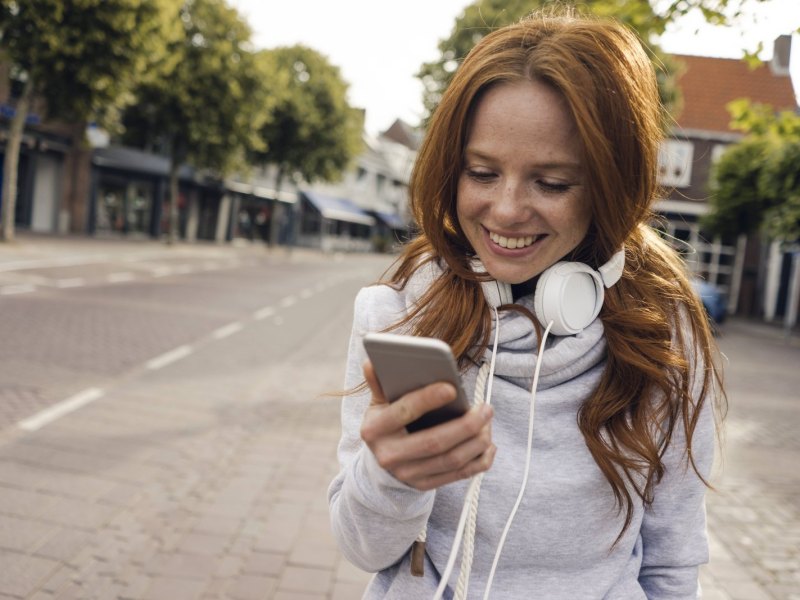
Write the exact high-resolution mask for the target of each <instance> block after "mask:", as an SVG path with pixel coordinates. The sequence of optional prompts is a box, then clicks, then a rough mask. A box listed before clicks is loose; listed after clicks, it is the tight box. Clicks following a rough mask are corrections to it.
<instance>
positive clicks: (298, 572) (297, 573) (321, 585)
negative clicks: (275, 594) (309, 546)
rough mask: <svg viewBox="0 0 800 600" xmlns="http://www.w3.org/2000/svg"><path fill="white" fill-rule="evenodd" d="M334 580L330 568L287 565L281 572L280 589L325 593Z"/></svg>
mask: <svg viewBox="0 0 800 600" xmlns="http://www.w3.org/2000/svg"><path fill="white" fill-rule="evenodd" d="M332 582H333V572H332V571H331V570H329V569H311V568H307V567H293V566H287V567H286V568H285V569H284V570H283V572H282V573H281V576H280V580H279V583H278V589H280V590H283V591H290V592H307V593H313V594H325V593H327V591H328V590H329V589H330V586H331V584H332Z"/></svg>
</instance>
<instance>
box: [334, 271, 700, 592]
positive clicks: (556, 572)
mask: <svg viewBox="0 0 800 600" xmlns="http://www.w3.org/2000/svg"><path fill="white" fill-rule="evenodd" d="M436 275H437V272H436V268H435V267H424V268H422V269H420V270H419V271H418V272H417V274H415V276H414V277H413V278H412V279H411V281H410V282H409V284H408V285H407V286H406V288H405V289H404V290H401V291H395V290H393V289H392V288H390V287H388V286H384V285H379V286H373V287H369V288H365V289H363V290H361V292H360V293H359V294H358V296H357V298H356V302H355V318H354V323H353V332H352V336H351V340H350V349H349V358H348V364H347V374H346V380H345V386H346V389H352V388H353V387H355V386H357V385H358V384H359V383H361V382H362V381H363V373H362V370H361V365H362V364H363V362H364V361H365V359H366V355H365V352H364V349H363V346H362V338H363V336H364V334H365V333H367V332H369V331H380V330H383V329H385V328H386V327H387V326H389V325H391V324H394V323H396V322H397V321H398V320H399V319H400V318H402V317H403V316H404V315H405V314H406V313H407V311H408V310H409V309H410V308H411V307H412V306H413V305H414V303H415V302H416V301H417V299H418V298H419V296H420V295H421V293H422V291H423V290H424V289H425V288H426V287H427V285H428V284H429V283H430V280H431V279H432V278H433V277H435V276H436ZM518 303H519V304H522V305H524V306H527V308H529V309H532V298H530V297H525V298H521V299H520V300H518ZM499 327H500V343H499V347H498V355H497V365H496V370H495V377H494V383H493V388H494V389H493V391H492V399H491V401H492V405H493V406H494V419H493V421H492V437H493V442H494V444H495V445H496V446H497V455H496V457H495V460H494V464H493V465H492V467H491V469H490V470H489V471H488V472H487V473H486V475H485V476H484V479H483V483H482V487H481V491H480V500H479V502H480V503H479V507H478V516H477V526H476V535H475V548H474V553H475V557H474V562H473V566H472V572H471V576H470V581H469V596H468V597H469V598H483V593H484V588H485V586H486V581H487V578H488V574H489V571H490V568H491V564H492V560H493V558H494V554H495V550H496V548H497V545H498V542H499V539H500V535H501V533H502V530H503V527H504V526H505V523H506V521H507V519H508V516H509V514H510V512H511V510H512V507H513V505H514V502H515V500H516V497H517V494H518V491H519V487H520V485H521V483H522V478H523V471H524V465H525V453H526V449H527V435H528V431H527V430H528V415H529V409H530V387H531V384H532V378H533V373H534V368H535V361H536V354H537V351H538V342H537V338H536V333H535V330H534V328H533V326H532V324H531V322H530V321H529V320H528V319H527V318H526V317H524V316H523V315H520V314H518V313H515V312H513V311H504V312H502V313H501V317H500V324H499ZM492 335H494V334H492ZM490 352H491V351H490V350H487V351H486V352H485V355H484V359H485V360H487V361H488V360H489V359H490ZM605 357H606V343H605V338H604V335H603V324H602V322H601V321H600V320H599V319H597V320H596V321H595V322H594V323H592V324H591V325H590V326H589V327H587V328H586V329H585V330H584V331H583V332H581V333H579V334H577V335H575V336H567V337H560V338H556V337H552V338H549V339H548V340H547V345H546V349H545V352H544V358H543V361H544V362H543V363H542V368H541V374H540V379H539V385H538V391H537V395H536V411H535V421H534V425H533V449H532V453H531V455H532V461H531V467H530V476H529V479H528V483H527V487H526V491H525V495H524V498H523V500H522V503H521V505H520V507H519V510H518V512H517V515H516V517H515V519H514V521H513V524H512V526H511V529H510V532H509V534H508V538H507V540H506V543H505V546H504V549H503V552H502V555H501V558H500V561H499V564H498V568H497V572H496V574H495V577H494V581H493V583H492V588H491V597H492V598H498V599H502V600H514V599H517V598H519V599H526V600H527V599H529V598H543V599H547V600H558V599H564V600H576V599H580V600H583V599H592V598H598V599H600V598H605V599H620V600H623V599H624V600H634V599H640V598H650V599H660V598H664V599H666V598H669V599H670V600H677V599H684V598H697V597H699V586H698V580H697V578H698V567H699V565H700V564H703V563H705V562H707V560H708V546H707V540H706V521H705V504H704V493H705V486H704V484H703V483H702V481H700V479H699V478H698V477H697V475H696V474H695V472H694V470H693V469H692V468H691V467H690V466H689V467H687V462H686V456H685V439H684V438H682V436H681V434H682V427H680V426H678V427H676V428H675V433H674V435H673V441H672V443H671V444H670V447H669V448H668V450H667V452H666V455H665V457H664V462H665V464H666V467H667V470H666V474H665V476H664V478H663V479H662V480H661V482H660V483H659V484H658V485H657V487H656V490H655V499H654V502H653V503H652V505H651V506H649V507H648V508H647V510H645V509H644V507H643V506H642V504H641V502H639V501H638V496H636V495H635V494H633V492H632V496H633V498H634V499H635V504H634V513H633V520H632V522H631V524H630V526H629V527H628V529H627V530H626V532H625V534H624V535H623V536H622V537H621V538H620V540H619V541H618V542H617V544H616V545H614V540H615V539H616V538H617V535H618V534H619V533H620V531H621V529H622V526H623V522H624V514H622V513H621V512H620V511H619V509H618V507H617V506H616V505H615V502H614V497H613V494H612V491H611V487H610V485H609V484H608V482H607V481H606V479H605V477H604V476H603V474H602V472H601V471H600V469H599V468H598V467H597V464H596V463H595V461H594V459H593V458H592V455H591V454H590V452H589V450H588V449H587V447H586V444H585V442H584V439H583V436H582V434H581V432H580V430H579V428H578V425H577V413H578V409H579V408H580V406H581V404H582V403H583V402H584V401H585V400H586V399H587V397H589V395H590V394H591V393H592V392H593V391H594V389H595V388H596V386H597V384H598V382H599V380H600V376H601V374H602V372H603V369H604V367H605V363H606V361H605ZM476 376H477V367H473V368H470V369H469V370H468V371H467V372H466V373H464V375H463V383H464V388H465V390H466V392H467V395H468V397H472V395H473V393H474V387H475V379H476ZM369 400H370V398H369V393H368V392H366V393H362V394H358V395H350V396H346V397H345V398H344V399H343V402H342V437H341V440H340V443H339V451H338V456H339V462H340V465H341V471H340V473H339V474H338V476H337V477H336V478H335V479H334V480H333V482H332V483H331V486H330V489H329V493H328V497H329V504H330V514H331V522H332V528H333V532H334V536H335V537H336V539H337V541H338V543H339V545H340V547H341V549H342V551H343V553H344V555H345V556H346V557H347V559H348V560H350V561H351V562H352V563H353V564H355V565H356V566H358V567H360V568H361V569H364V570H366V571H369V572H374V573H376V575H375V577H373V579H372V581H371V583H370V585H369V587H368V589H367V592H366V595H365V596H364V597H365V598H370V599H372V598H375V599H377V598H388V599H394V598H396V599H402V600H407V599H409V598H411V599H418V598H419V599H426V598H432V597H433V595H434V593H435V591H436V588H437V586H438V584H439V579H440V574H441V573H442V572H443V571H444V568H445V564H446V563H447V559H448V556H449V553H450V549H451V546H452V544H453V538H454V535H455V529H456V526H457V524H458V519H459V515H460V513H461V508H462V505H463V502H464V497H465V493H466V489H467V485H468V482H467V481H460V482H456V483H452V484H450V485H446V486H443V487H441V488H439V489H437V490H435V491H426V492H422V491H418V490H415V489H413V488H411V487H410V486H407V485H405V484H404V483H402V482H400V481H398V480H397V479H395V478H394V477H393V476H392V475H391V474H389V473H388V472H387V471H385V470H383V469H382V468H381V467H380V466H379V465H378V463H377V461H376V459H375V457H374V456H373V454H372V453H371V451H370V450H369V448H367V447H366V445H364V443H363V442H362V440H361V438H360V435H359V430H360V425H361V419H362V415H363V413H364V410H365V409H366V407H367V405H368V404H369ZM707 405H710V402H709V403H707ZM713 451H714V424H713V416H712V413H711V409H710V408H709V409H708V410H704V411H703V414H702V415H701V418H700V420H699V423H698V425H697V429H696V430H695V433H694V443H693V452H694V457H695V461H696V463H697V466H698V467H699V469H700V471H701V473H703V475H704V477H705V476H706V475H707V474H708V473H709V471H710V469H711V463H712V460H713ZM426 523H427V544H426V560H425V576H424V577H421V578H420V577H413V576H412V575H411V573H410V556H409V549H410V547H411V544H412V542H413V541H414V539H415V538H416V537H417V535H418V534H419V532H420V531H421V530H422V529H423V528H424V527H425V525H426ZM459 564H460V559H459V561H457V562H456V566H458V565H459ZM457 578H458V568H456V569H455V572H454V573H453V575H452V577H451V580H450V587H449V589H448V590H447V591H446V593H445V596H444V597H445V598H450V597H452V590H453V589H455V582H456V580H457Z"/></svg>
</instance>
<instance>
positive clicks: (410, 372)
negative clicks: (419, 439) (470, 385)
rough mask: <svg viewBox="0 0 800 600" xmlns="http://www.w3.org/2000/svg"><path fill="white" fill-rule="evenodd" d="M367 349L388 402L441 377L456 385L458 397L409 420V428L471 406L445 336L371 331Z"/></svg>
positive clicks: (444, 418) (438, 420)
mask: <svg viewBox="0 0 800 600" xmlns="http://www.w3.org/2000/svg"><path fill="white" fill-rule="evenodd" d="M364 349H365V350H366V352H367V356H369V359H370V362H372V366H373V369H374V370H375V374H376V376H377V377H378V381H379V382H380V384H381V388H382V389H383V393H384V394H385V395H386V399H387V400H388V401H389V402H394V401H395V400H398V399H399V398H401V397H402V396H404V395H405V394H407V393H409V392H412V391H414V390H417V389H419V388H422V387H425V386H426V385H429V384H431V383H435V382H438V381H446V382H448V383H450V384H452V385H453V386H454V387H455V389H456V399H455V400H454V401H453V402H450V403H449V404H447V405H445V406H442V407H440V408H436V409H433V410H431V411H430V412H427V413H425V414H424V415H422V416H421V417H420V418H419V419H417V420H416V421H414V422H413V423H409V424H408V425H407V426H406V429H407V430H408V431H409V432H414V431H419V430H420V429H425V428H428V427H432V426H434V425H439V424H440V423H444V422H446V421H449V420H450V419H454V418H456V417H460V416H461V415H463V414H464V413H466V412H467V411H468V410H469V401H468V400H467V397H466V395H465V394H464V390H463V387H462V385H461V377H460V375H459V373H458V367H457V365H456V361H455V358H454V357H453V353H452V351H451V350H450V346H448V345H447V344H446V343H445V342H443V341H442V340H438V339H435V338H425V337H416V336H409V335H398V334H392V333H368V334H367V335H366V336H364Z"/></svg>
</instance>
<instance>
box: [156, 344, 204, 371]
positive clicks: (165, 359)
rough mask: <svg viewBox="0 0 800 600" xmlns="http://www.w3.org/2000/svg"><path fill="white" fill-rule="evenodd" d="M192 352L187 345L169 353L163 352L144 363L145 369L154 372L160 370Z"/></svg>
mask: <svg viewBox="0 0 800 600" xmlns="http://www.w3.org/2000/svg"><path fill="white" fill-rule="evenodd" d="M192 352H193V350H192V347H191V346H189V345H184V346H178V347H177V348H175V349H174V350H170V351H169V352H165V353H164V354H162V355H161V356H156V357H155V358H151V359H150V360H148V361H147V362H146V363H145V365H144V366H145V367H147V368H148V369H150V370H152V371H155V370H156V369H161V368H163V367H166V366H167V365H170V364H172V363H174V362H176V361H179V360H180V359H182V358H185V357H187V356H189V355H190V354H191V353H192Z"/></svg>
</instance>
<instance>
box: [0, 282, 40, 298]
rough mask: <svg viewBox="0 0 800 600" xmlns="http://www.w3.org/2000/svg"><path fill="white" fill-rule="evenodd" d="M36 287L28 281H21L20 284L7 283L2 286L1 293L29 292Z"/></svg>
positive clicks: (5, 294)
mask: <svg viewBox="0 0 800 600" xmlns="http://www.w3.org/2000/svg"><path fill="white" fill-rule="evenodd" d="M35 289H36V286H34V285H30V284H27V283H21V284H19V285H6V286H3V287H2V288H0V295H3V296H11V295H12V294H27V293H28V292H32V291H34V290H35Z"/></svg>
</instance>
